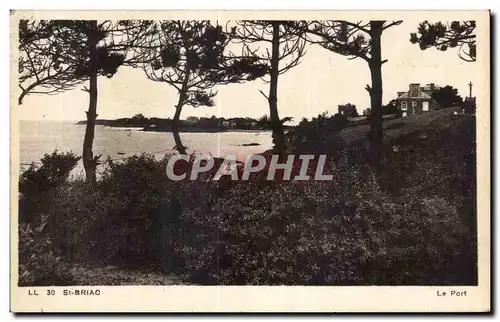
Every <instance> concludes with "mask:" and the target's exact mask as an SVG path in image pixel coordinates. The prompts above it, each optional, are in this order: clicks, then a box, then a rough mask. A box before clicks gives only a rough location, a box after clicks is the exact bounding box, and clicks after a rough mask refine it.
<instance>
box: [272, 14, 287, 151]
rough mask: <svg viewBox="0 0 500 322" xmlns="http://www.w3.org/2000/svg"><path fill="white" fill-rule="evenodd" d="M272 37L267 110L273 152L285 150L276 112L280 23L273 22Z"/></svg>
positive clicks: (283, 135)
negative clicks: (268, 112)
mask: <svg viewBox="0 0 500 322" xmlns="http://www.w3.org/2000/svg"><path fill="white" fill-rule="evenodd" d="M272 25H273V39H272V54H271V85H270V86H269V96H268V102H269V111H270V118H271V126H272V129H273V143H274V150H275V152H277V153H279V154H282V153H283V152H285V148H286V147H285V134H284V132H283V125H282V124H281V120H280V118H279V114H278V73H279V55H280V34H279V31H280V23H279V22H273V23H272Z"/></svg>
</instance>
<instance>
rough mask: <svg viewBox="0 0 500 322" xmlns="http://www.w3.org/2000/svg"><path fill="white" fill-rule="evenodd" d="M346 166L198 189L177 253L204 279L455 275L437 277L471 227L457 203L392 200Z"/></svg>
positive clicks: (355, 280)
mask: <svg viewBox="0 0 500 322" xmlns="http://www.w3.org/2000/svg"><path fill="white" fill-rule="evenodd" d="M344 170H345V169H342V168H341V167H337V169H336V172H335V173H334V180H332V181H328V182H314V181H307V182H283V183H274V184H268V185H266V186H262V185H258V183H256V182H249V183H245V184H244V183H242V184H239V185H236V186H235V187H233V188H232V189H231V190H229V191H227V192H226V193H224V194H223V195H220V196H218V197H217V196H216V197H214V196H213V195H212V194H211V193H210V190H209V189H206V190H203V189H202V190H197V191H196V195H197V197H196V198H195V199H194V200H193V202H192V203H191V204H186V205H185V207H184V208H183V209H182V214H181V218H180V219H181V221H180V225H179V227H180V228H179V231H178V234H176V236H175V238H174V240H175V241H174V244H175V246H174V248H175V252H176V254H177V255H178V256H179V258H182V259H183V263H184V264H185V268H186V269H187V270H188V271H189V272H190V273H192V274H193V276H194V277H196V278H198V279H199V281H201V282H203V283H207V282H208V283H214V284H238V285H241V284H266V285H269V284H271V285H275V284H305V285H311V284H312V285H361V284H363V285H371V284H378V285H394V284H425V283H437V282H443V283H447V282H448V281H451V282H453V281H454V280H456V276H451V277H447V278H448V279H443V280H438V281H436V280H435V279H434V277H435V276H437V275H438V273H439V272H443V271H449V265H448V266H447V265H446V263H449V262H450V258H454V255H455V252H457V251H458V250H459V249H460V248H459V247H460V243H461V242H462V240H463V237H464V234H466V229H465V228H464V227H463V225H462V224H461V223H460V221H459V220H457V212H456V209H455V208H454V207H453V206H452V205H450V204H449V203H448V202H446V201H445V200H443V199H441V198H434V199H425V200H424V203H423V204H422V203H421V200H420V199H419V198H416V197H414V196H412V195H411V194H410V195H408V196H405V198H401V199H399V198H395V197H392V196H391V195H390V194H388V193H387V192H385V191H384V190H382V189H381V188H380V186H379V184H378V181H377V180H375V179H374V178H373V177H372V176H365V175H363V174H362V172H361V171H357V170H355V169H351V171H349V172H346V171H344ZM190 196H193V194H192V193H191V194H190ZM443 230H446V231H447V232H450V233H449V234H442V233H441V232H442V231H443ZM451 232H453V233H451ZM455 264H456V263H455Z"/></svg>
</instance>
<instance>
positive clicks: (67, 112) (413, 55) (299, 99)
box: [17, 20, 481, 122]
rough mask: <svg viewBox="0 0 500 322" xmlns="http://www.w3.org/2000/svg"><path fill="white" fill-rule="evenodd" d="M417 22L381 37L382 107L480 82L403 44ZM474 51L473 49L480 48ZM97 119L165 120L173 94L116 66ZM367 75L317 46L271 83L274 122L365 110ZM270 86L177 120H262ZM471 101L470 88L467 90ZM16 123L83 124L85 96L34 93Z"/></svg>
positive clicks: (242, 87) (224, 97) (234, 89)
mask: <svg viewBox="0 0 500 322" xmlns="http://www.w3.org/2000/svg"><path fill="white" fill-rule="evenodd" d="M417 26H418V21H417V20H415V21H409V20H406V21H404V22H403V23H402V24H401V25H399V26H395V27H391V28H389V29H387V30H386V31H384V33H383V35H382V58H383V59H387V60H388V62H387V63H385V64H384V65H383V66H382V81H383V103H384V104H386V103H388V102H389V101H390V100H391V99H394V98H396V94H397V92H398V91H405V90H408V86H409V84H410V83H420V84H422V85H424V84H428V83H435V84H437V85H440V86H445V85H451V86H453V87H455V88H457V89H458V91H459V94H460V95H461V96H462V97H465V96H467V95H468V93H469V86H468V84H469V82H472V83H473V84H475V83H477V82H479V80H480V76H481V75H480V74H479V73H480V71H479V68H477V67H479V66H476V63H468V62H464V61H462V60H461V59H460V58H459V57H458V56H457V49H456V48H455V49H453V48H452V49H448V51H446V52H442V51H438V50H436V49H435V48H429V49H427V50H425V51H422V50H420V48H419V47H418V45H413V44H411V43H410V41H409V39H410V33H411V32H415V31H416V29H417ZM479 50H480V49H479ZM98 83H99V84H98V93H99V96H98V118H100V119H114V118H120V117H131V116H133V115H135V114H137V113H142V114H143V115H144V116H146V117H162V118H166V117H169V118H172V117H173V115H174V109H175V108H174V106H175V104H176V102H177V91H176V90H175V89H174V88H173V87H171V86H169V85H168V84H166V83H157V82H153V81H151V80H149V79H147V78H146V76H145V74H144V72H143V71H142V70H140V69H133V68H130V67H122V68H120V69H119V71H118V73H117V74H116V75H114V76H113V78H111V79H108V78H106V77H100V78H99V80H98ZM370 83H371V81H370V71H369V68H368V65H367V63H366V62H365V61H364V60H362V59H359V58H358V59H354V60H348V59H347V57H345V56H341V55H338V54H335V53H332V52H330V51H328V50H326V49H323V48H322V47H320V46H318V45H308V47H307V53H306V55H305V56H304V57H303V58H302V62H301V64H300V65H298V66H297V67H294V68H293V69H291V70H290V71H289V72H288V73H286V74H283V75H281V76H280V77H279V80H278V109H279V114H280V117H282V118H283V117H286V116H290V117H293V118H294V120H295V121H297V122H298V121H299V120H300V119H301V118H302V117H306V118H309V119H310V118H311V117H314V116H317V115H318V114H320V113H323V112H325V111H326V112H329V113H331V114H335V113H336V112H337V108H338V105H339V104H346V103H351V104H355V105H356V107H357V110H358V112H359V113H362V111H363V110H364V109H366V108H369V106H370V97H369V95H368V92H367V91H366V90H365V86H366V85H367V84H370ZM268 86H269V85H268V84H266V83H264V82H262V81H261V80H256V81H253V82H247V83H244V84H231V85H224V86H219V87H217V90H218V95H217V96H216V98H215V106H214V107H197V108H193V107H191V106H184V108H183V111H182V115H181V119H185V118H186V117H188V116H198V117H202V116H207V117H210V116H212V115H215V116H217V117H225V118H229V117H253V118H259V117H261V116H263V115H266V114H267V115H268V114H269V106H268V104H267V101H266V99H265V98H264V97H263V96H262V94H261V93H260V92H259V90H262V91H263V92H265V93H267V92H268V90H269V87H268ZM473 96H474V88H473ZM17 108H18V116H19V119H21V120H41V119H44V120H57V121H76V120H83V119H85V111H86V110H87V108H88V93H86V92H84V91H82V90H81V88H75V89H73V90H71V91H67V92H64V93H60V94H57V95H52V96H49V95H40V94H37V95H35V94H33V95H28V96H26V97H25V99H24V102H23V104H22V105H21V106H18V107H17Z"/></svg>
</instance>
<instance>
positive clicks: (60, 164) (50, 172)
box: [19, 150, 80, 222]
mask: <svg viewBox="0 0 500 322" xmlns="http://www.w3.org/2000/svg"><path fill="white" fill-rule="evenodd" d="M79 160H80V157H77V156H76V155H74V154H73V153H72V152H65V153H59V152H58V151H57V150H56V151H54V152H52V153H51V154H45V155H44V157H43V158H42V159H41V160H40V161H41V164H40V165H35V164H32V165H30V167H29V168H28V169H26V170H25V171H24V172H22V173H21V175H20V177H19V192H20V200H19V221H20V222H31V221H32V220H33V219H35V218H34V217H35V216H36V213H37V212H39V211H40V210H42V208H43V206H44V205H47V204H49V203H50V198H51V197H50V195H51V194H52V193H53V190H54V189H55V188H57V187H58V186H60V185H62V184H63V183H64V182H65V181H66V179H67V178H68V176H69V174H70V172H71V170H73V169H74V168H75V167H76V165H77V163H78V161H79Z"/></svg>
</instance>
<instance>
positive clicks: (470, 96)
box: [469, 82, 472, 98]
mask: <svg viewBox="0 0 500 322" xmlns="http://www.w3.org/2000/svg"><path fill="white" fill-rule="evenodd" d="M469 98H472V82H469Z"/></svg>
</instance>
